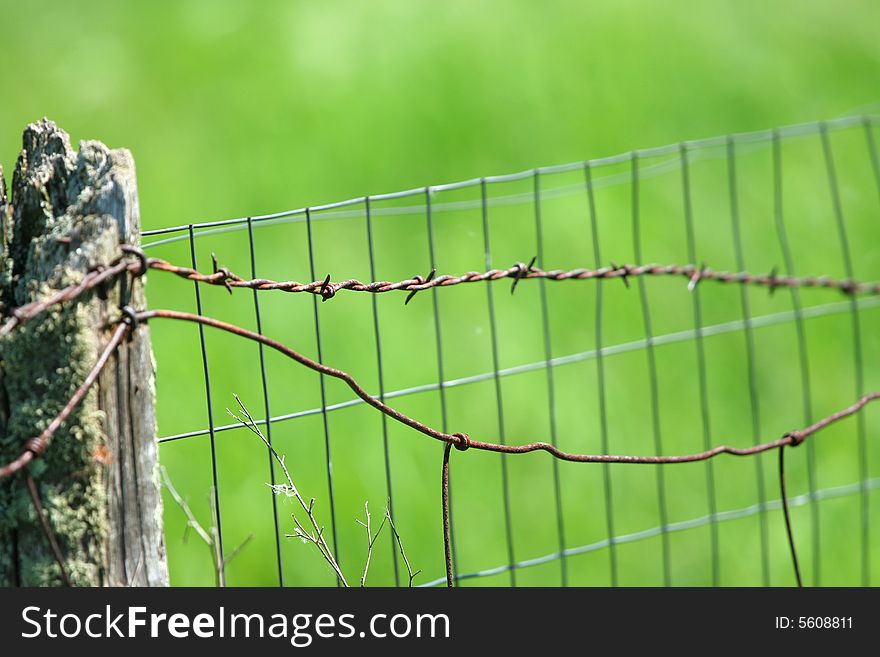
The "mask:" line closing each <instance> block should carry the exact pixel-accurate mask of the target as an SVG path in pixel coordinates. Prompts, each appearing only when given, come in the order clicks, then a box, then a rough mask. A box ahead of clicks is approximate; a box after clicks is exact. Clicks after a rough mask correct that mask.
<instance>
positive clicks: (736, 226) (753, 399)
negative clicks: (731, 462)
mask: <svg viewBox="0 0 880 657" xmlns="http://www.w3.org/2000/svg"><path fill="white" fill-rule="evenodd" d="M727 188H728V192H729V193H730V223H731V227H732V229H733V249H734V252H735V254H736V267H737V271H745V270H746V263H745V255H744V254H743V244H742V228H741V225H740V216H739V187H738V183H737V177H736V144H735V143H734V141H733V137H728V138H727ZM739 293H740V307H741V308H742V314H743V328H744V335H745V341H746V367H747V371H748V382H749V408H750V410H751V415H752V442H753V443H754V444H755V445H757V444H758V443H759V442H761V414H760V413H761V405H760V399H759V396H758V382H757V376H756V370H757V365H756V359H755V333H754V329H753V328H752V312H751V307H750V304H749V291H748V290H747V289H746V286H745V285H740V286H739ZM754 461H755V478H756V481H757V484H758V503H759V504H760V507H761V513H760V515H759V518H760V523H761V524H760V527H761V532H760V534H761V584H762V586H770V542H769V529H768V526H767V509H766V508H765V505H766V504H767V491H766V485H765V482H764V459H763V455H762V454H756V455H755V459H754Z"/></svg>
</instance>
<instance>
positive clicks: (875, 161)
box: [865, 117, 880, 196]
mask: <svg viewBox="0 0 880 657" xmlns="http://www.w3.org/2000/svg"><path fill="white" fill-rule="evenodd" d="M865 142H866V143H867V145H868V156H869V157H870V158H871V169H872V170H873V171H874V184H875V185H876V187H877V195H878V196H880V157H878V155H877V141H876V140H875V139H874V131H873V129H872V128H871V119H869V118H868V117H865Z"/></svg>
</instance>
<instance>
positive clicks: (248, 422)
mask: <svg viewBox="0 0 880 657" xmlns="http://www.w3.org/2000/svg"><path fill="white" fill-rule="evenodd" d="M233 397H235V401H236V402H237V403H238V406H239V408H240V409H241V413H242V415H244V418H241V417H239V416H238V415H236V414H235V413H233V412H232V410H230V409H228V408H227V409H226V412H227V413H229V415H230V416H232V417H233V418H234V419H235V420H237V421H238V422H241V424H243V425H244V426H246V427H247V428H248V429H250V430H251V432H252V433H253V434H254V435H256V436H257V437H258V438H259V439H260V440H262V441H263V444H264V445H265V446H266V448H267V449H268V450H269V453H270V454H271V455H272V457H273V458H274V459H275V461H276V462H277V463H278V465H279V466H281V471H282V472H283V473H284V478H285V479H286V480H287V484H286V485H284V484H280V485H279V484H276V485H274V486H272V487H271V488H272V490H274V491H275V492H276V493H284V494H285V495H286V496H288V497H293V498H294V499H296V501H297V502H299V504H300V506H301V507H302V509H303V511H304V512H305V513H306V516H307V517H308V519H309V522H310V523H311V524H312V527H313V528H314V530H315V534H314V535H311V534H310V533H309V532H307V531H306V530H305V528H304V527H303V526H302V525H301V524H300V522H299V520H298V519H297V517H296V515H295V514H293V520H294V523H295V524H296V527H297V530H298V532H297V533H295V534H294V536H296V537H297V538H303V539H306V540H308V541H309V542H311V543H314V545H315V546H316V547H317V548H318V551H319V552H320V553H321V556H323V557H324V560H325V561H326V562H327V563H329V564H330V567H331V568H332V569H333V571H334V572H335V573H336V577H337V578H338V579H339V581H340V583H341V584H342V585H343V586H346V587H347V586H348V582H347V581H346V579H345V575H343V574H342V569H341V568H340V567H339V564H338V563H337V561H336V557H334V556H333V551H332V550H331V549H330V546H329V545H328V544H327V540H326V539H325V538H324V530H323V528H322V527H319V526H318V521H317V520H316V519H315V515H314V513H313V508H314V505H315V498H312V499H311V500H310V501H309V502H308V503H306V501H305V500H304V499H303V496H302V495H301V494H300V492H299V489H298V488H297V487H296V484H295V483H294V481H293V477H292V476H291V474H290V470H288V469H287V465H286V464H285V462H284V457H283V456H281V455H280V454H278V452H277V451H276V450H275V448H274V447H272V445H271V443H269V441H268V440H267V439H266V437H265V436H264V435H263V432H262V431H261V430H260V427H259V426H257V423H256V422H254V418H253V417H252V416H251V414H250V412H249V411H248V410H247V408H246V407H245V405H244V403H242V401H241V399H240V398H239V396H238V395H233Z"/></svg>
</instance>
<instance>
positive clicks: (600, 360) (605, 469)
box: [584, 162, 617, 586]
mask: <svg viewBox="0 0 880 657" xmlns="http://www.w3.org/2000/svg"><path fill="white" fill-rule="evenodd" d="M584 183H585V187H586V189H587V205H588V207H589V211H590V227H591V230H592V236H593V255H594V256H595V258H596V268H597V269H598V268H599V267H601V266H602V254H601V252H600V249H599V221H598V217H597V216H596V199H595V197H594V195H593V180H592V172H591V170H590V164H589V162H584ZM602 283H603V281H602V280H597V281H596V318H595V319H596V374H597V376H598V383H599V427H600V431H601V445H602V446H601V450H602V453H603V454H610V453H611V451H610V448H609V446H608V413H607V410H606V403H605V358H604V357H603V355H602V310H603V308H602V289H603V285H602ZM602 481H603V484H604V488H605V526H606V528H607V531H608V558H609V560H610V570H611V586H617V548H616V544H615V541H614V537H615V533H614V500H613V493H612V487H611V464H610V463H603V464H602Z"/></svg>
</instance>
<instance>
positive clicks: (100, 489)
mask: <svg viewBox="0 0 880 657" xmlns="http://www.w3.org/2000/svg"><path fill="white" fill-rule="evenodd" d="M5 196H6V195H5V194H0V206H2V205H3V204H6V208H5V209H4V208H3V207H0V221H2V222H3V225H2V231H0V233H2V234H0V310H2V312H3V314H4V315H6V314H8V312H9V311H10V310H11V309H12V308H14V307H16V306H19V305H22V304H24V303H27V302H29V301H34V300H36V299H39V298H43V297H45V296H46V295H48V294H51V292H52V291H53V290H56V289H58V288H61V287H64V286H65V285H68V284H70V283H72V282H75V281H76V280H78V277H81V276H82V275H83V274H84V273H85V272H87V271H88V270H89V269H90V268H92V267H94V266H96V265H99V264H103V263H107V262H110V261H111V260H112V259H113V258H115V257H116V256H117V255H119V244H120V243H121V242H126V243H130V244H137V243H138V241H139V235H140V213H139V209H138V201H137V185H136V178H135V169H134V161H133V159H132V157H131V154H130V153H129V152H128V151H126V150H110V149H108V148H107V147H106V146H104V145H103V144H101V143H100V142H95V141H86V142H81V144H80V149H79V151H78V152H76V151H74V150H73V149H72V148H71V145H70V141H69V138H68V136H67V134H66V133H65V132H64V131H62V130H60V129H59V128H58V127H57V126H56V125H55V124H54V123H52V122H51V121H47V120H45V119H44V120H43V121H40V122H38V123H35V124H32V125H29V126H28V127H27V129H26V130H25V132H24V137H23V149H22V152H21V155H20V156H19V159H18V163H17V165H16V169H15V173H14V175H13V181H12V185H11V189H10V194H9V198H8V200H7V199H5ZM144 283H145V279H144V278H141V279H136V280H134V281H132V280H131V279H130V278H124V279H120V280H119V281H118V282H117V283H116V284H114V285H113V286H112V287H110V288H109V289H106V290H103V291H98V292H97V293H93V294H88V295H85V296H83V297H82V298H81V299H80V300H78V301H77V302H72V303H68V304H66V305H65V307H64V308H61V309H56V310H54V311H52V312H49V313H47V314H46V315H45V316H43V317H41V318H39V319H37V320H34V321H32V322H30V323H28V324H27V325H25V326H24V327H20V328H19V329H17V330H16V331H14V332H13V333H12V334H11V335H9V336H8V337H7V338H5V339H3V340H2V341H0V460H2V461H8V460H11V458H14V456H15V455H16V454H17V452H19V451H20V450H21V445H22V444H23V442H24V441H25V440H26V439H27V438H29V437H31V436H33V435H36V434H37V433H38V432H39V431H40V430H41V429H42V428H43V427H45V425H46V424H47V423H48V422H49V421H50V420H51V418H52V417H53V416H54V415H55V413H57V411H58V410H59V409H60V408H61V407H62V406H63V404H64V403H65V402H66V399H67V398H68V397H69V395H70V394H71V392H72V391H73V390H74V389H75V388H76V386H77V385H79V383H80V381H81V380H82V378H83V377H84V376H85V373H86V372H88V370H89V369H90V368H91V366H92V364H93V363H94V360H95V358H96V357H97V354H98V353H99V351H100V349H101V347H102V345H103V344H104V343H105V342H106V340H107V336H108V326H109V324H110V323H111V322H113V321H114V320H115V319H116V318H118V317H119V308H120V305H123V304H125V303H129V304H131V305H133V306H135V307H143V306H144V304H145V298H144ZM154 401H155V387H154V363H153V359H152V350H151V347H150V335H149V330H148V329H147V327H145V326H143V327H138V329H137V331H136V332H135V334H134V335H133V338H132V339H131V340H130V341H128V342H126V343H125V344H123V345H122V346H121V348H120V349H119V351H118V353H117V354H116V355H115V356H114V357H113V359H112V360H111V361H110V363H109V364H108V366H107V368H106V369H105V370H104V372H103V373H102V375H101V377H100V378H99V380H98V384H97V385H96V387H95V388H94V389H93V391H92V392H91V393H90V394H89V395H88V397H87V398H86V400H85V401H84V402H83V404H82V405H81V406H80V407H79V408H78V409H77V410H76V411H75V412H74V414H72V415H71V417H70V418H69V420H68V421H67V422H66V423H65V424H64V426H63V427H62V429H61V430H60V431H59V432H58V433H57V434H56V436H55V438H54V440H53V442H52V444H51V446H50V447H49V450H48V451H47V453H46V455H45V457H44V458H43V459H40V460H38V461H36V462H35V463H34V464H33V465H31V466H30V472H31V474H32V475H33V477H34V479H35V480H36V482H37V485H38V487H39V490H40V494H41V497H42V499H43V504H44V506H45V508H46V511H47V514H48V516H49V521H50V524H51V525H52V527H53V529H54V531H55V534H56V536H57V538H58V541H59V543H60V545H61V549H62V552H63V553H64V556H65V563H66V567H67V570H68V574H69V575H70V577H71V579H72V581H73V583H74V584H75V585H87V586H106V585H111V586H115V585H150V586H161V585H166V584H167V567H166V562H165V548H164V543H163V538H162V518H161V513H162V500H161V495H160V483H159V476H158V470H157V466H158V461H157V445H156V426H155V412H154ZM60 583H61V573H60V569H59V568H58V566H57V564H56V562H55V559H54V557H53V556H52V553H51V551H50V549H49V546H48V543H47V541H46V538H45V536H44V535H43V533H42V530H41V529H40V527H39V524H38V523H37V519H36V515H35V512H34V510H33V508H32V506H31V505H30V502H29V498H28V496H27V492H26V491H25V488H24V486H22V484H21V481H20V479H18V478H13V479H12V480H8V481H3V482H0V584H6V585H31V586H33V585H37V586H43V585H58V584H60Z"/></svg>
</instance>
